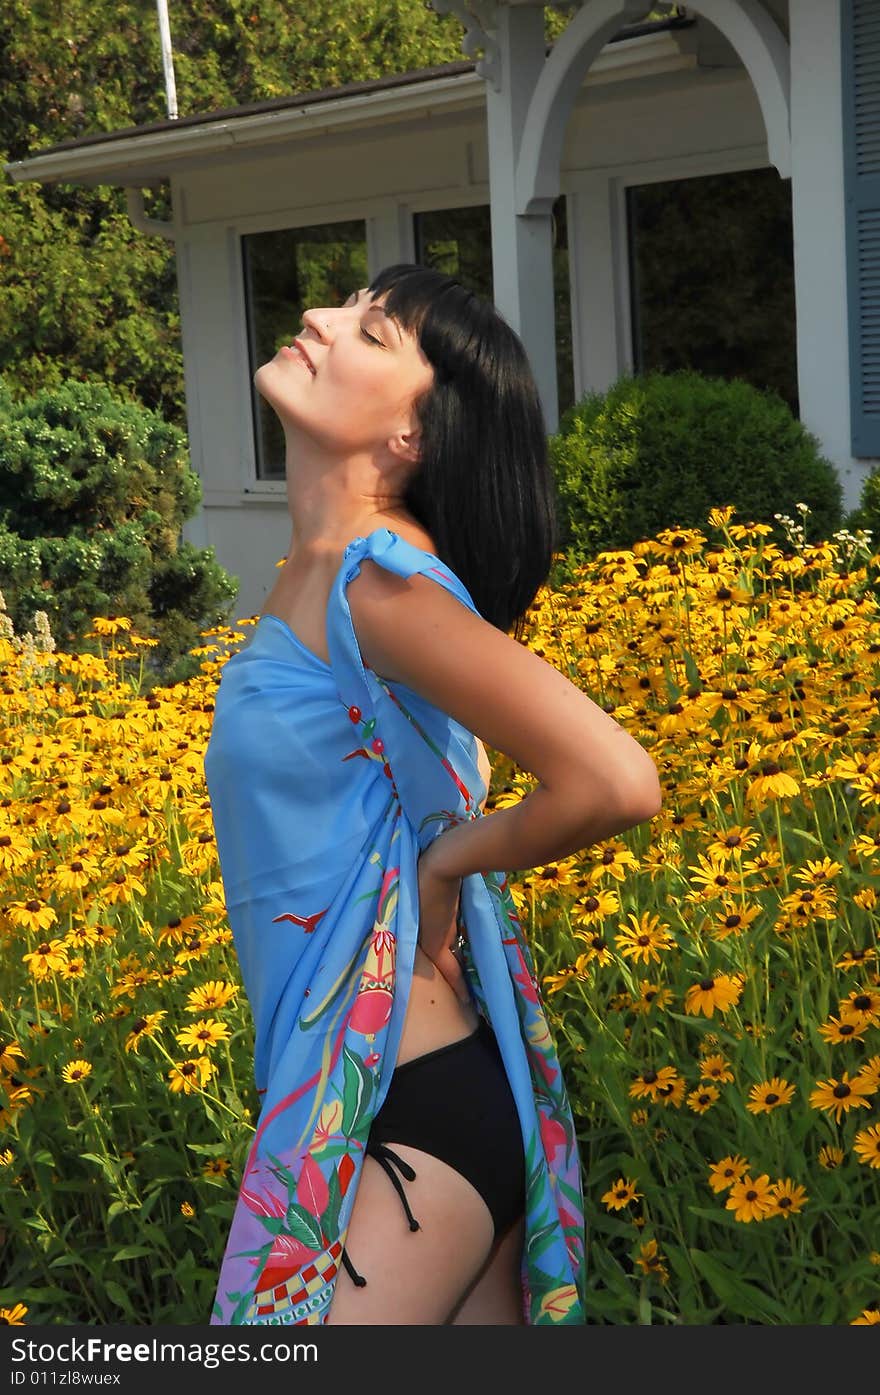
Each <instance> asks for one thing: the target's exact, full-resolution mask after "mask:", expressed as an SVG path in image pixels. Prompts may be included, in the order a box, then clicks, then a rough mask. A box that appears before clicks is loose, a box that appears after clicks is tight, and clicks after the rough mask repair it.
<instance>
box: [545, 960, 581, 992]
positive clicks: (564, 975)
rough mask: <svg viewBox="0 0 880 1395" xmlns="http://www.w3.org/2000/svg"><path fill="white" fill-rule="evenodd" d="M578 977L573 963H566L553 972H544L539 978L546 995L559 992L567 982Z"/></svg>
mask: <svg viewBox="0 0 880 1395" xmlns="http://www.w3.org/2000/svg"><path fill="white" fill-rule="evenodd" d="M577 977H578V971H577V969H576V968H575V967H574V965H573V964H566V965H565V966H564V967H563V968H561V969H560V970H559V972H558V973H555V974H545V975H544V977H543V979H542V980H541V982H542V984H543V987H544V991H545V992H546V994H547V996H548V997H551V996H552V995H553V994H554V993H559V992H561V990H562V989H563V988H565V987H566V985H567V984H569V983H571V982H572V980H573V979H576V978H577Z"/></svg>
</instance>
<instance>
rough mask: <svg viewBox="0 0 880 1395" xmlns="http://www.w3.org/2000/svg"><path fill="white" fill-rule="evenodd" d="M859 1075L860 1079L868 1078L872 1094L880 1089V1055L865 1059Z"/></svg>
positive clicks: (858, 1072)
mask: <svg viewBox="0 0 880 1395" xmlns="http://www.w3.org/2000/svg"><path fill="white" fill-rule="evenodd" d="M857 1075H858V1077H859V1079H860V1080H867V1082H868V1084H869V1085H870V1086H871V1093H872V1094H873V1093H874V1092H875V1091H877V1090H880V1056H872V1057H871V1058H870V1060H868V1061H863V1062H862V1064H861V1065H860V1066H859V1069H858V1071H857Z"/></svg>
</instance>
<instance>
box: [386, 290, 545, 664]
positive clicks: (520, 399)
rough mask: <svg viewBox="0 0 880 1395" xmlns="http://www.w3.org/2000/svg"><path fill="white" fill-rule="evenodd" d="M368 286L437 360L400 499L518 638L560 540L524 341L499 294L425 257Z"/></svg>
mask: <svg viewBox="0 0 880 1395" xmlns="http://www.w3.org/2000/svg"><path fill="white" fill-rule="evenodd" d="M369 292H370V294H371V296H373V298H375V297H376V296H380V295H383V294H385V295H386V299H385V308H386V310H387V311H388V313H389V314H390V315H393V316H394V318H395V319H396V320H397V321H398V323H399V324H400V325H401V326H402V327H403V328H404V329H405V330H408V331H409V332H410V333H412V334H414V335H415V336H416V338H417V340H418V343H419V346H420V348H421V350H422V352H423V353H424V355H425V357H426V358H427V359H428V361H429V363H430V364H431V365H432V366H433V368H434V382H433V384H432V386H431V387H430V388H429V389H428V391H427V392H426V393H424V394H423V396H422V397H421V398H419V399H418V401H417V403H416V412H417V416H418V419H419V425H420V428H421V433H422V448H421V458H420V461H419V465H418V467H417V469H416V471H415V473H414V475H413V476H412V477H411V479H410V481H409V483H408V485H407V487H406V490H405V492H404V496H403V502H404V504H405V506H406V508H407V509H408V510H409V511H410V512H411V513H412V515H413V516H414V517H415V518H416V519H417V520H418V522H419V523H420V524H421V525H422V527H423V528H425V529H427V531H428V532H429V533H430V534H431V536H432V538H433V540H434V546H435V548H436V551H437V556H438V557H440V558H441V559H442V560H443V561H444V562H446V564H447V565H448V566H449V567H451V568H452V570H453V571H454V572H455V574H456V576H458V577H459V578H460V579H461V580H462V581H463V582H464V584H465V586H466V587H467V589H468V591H469V592H470V594H471V596H472V597H473V600H474V603H475V605H476V606H477V609H478V610H479V612H480V614H481V615H482V616H483V618H484V619H485V620H488V621H489V622H490V624H493V625H496V626H497V627H498V628H499V629H501V630H504V631H505V632H509V631H510V630H511V628H512V627H513V626H515V629H514V637H515V638H516V639H521V638H522V636H523V632H524V630H525V616H526V612H527V610H528V608H529V606H530V605H531V604H532V601H533V600H534V599H535V596H536V594H537V592H538V590H539V589H540V587H541V586H542V585H543V584H544V582H545V581H546V579H547V576H548V574H549V572H550V568H551V566H552V564H553V553H554V551H555V550H556V548H557V546H558V531H557V529H558V524H557V517H556V501H555V487H554V481H553V474H552V471H551V468H550V464H549V461H548V458H547V434H546V428H545V424H544V414H543V412H542V410H541V403H540V399H539V397H538V390H537V387H536V386H535V380H534V378H533V376H532V371H531V368H530V367H529V362H528V359H527V358H526V353H525V350H524V348H523V346H522V343H521V342H520V339H519V337H518V336H517V335H516V334H515V333H514V331H513V330H512V329H511V327H510V325H509V324H507V322H506V321H505V320H504V319H503V318H502V316H501V315H500V314H499V313H498V311H497V310H496V309H495V307H494V305H491V304H490V303H489V302H488V301H486V300H483V299H481V297H479V296H477V295H475V294H474V293H473V292H472V291H469V290H467V288H466V287H465V286H463V285H461V283H460V282H458V281H456V280H454V279H453V278H452V277H451V276H444V275H443V274H442V273H441V272H439V271H434V270H431V269H430V268H429V267H424V266H414V265H409V264H406V263H400V264H398V265H396V266H390V267H386V268H385V270H384V271H380V272H379V274H378V275H377V276H376V277H374V279H373V281H372V282H371V284H370V286H369ZM386 293H387V294H386Z"/></svg>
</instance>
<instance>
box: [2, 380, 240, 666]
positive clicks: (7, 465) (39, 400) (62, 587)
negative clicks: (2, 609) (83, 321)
mask: <svg viewBox="0 0 880 1395" xmlns="http://www.w3.org/2000/svg"><path fill="white" fill-rule="evenodd" d="M200 500H201V483H200V480H199V477H198V475H196V474H195V473H194V472H193V470H192V469H191V468H190V465H189V459H188V454H187V449H186V437H185V436H184V434H183V432H181V431H180V430H179V429H178V428H177V427H175V426H171V425H169V424H168V423H167V422H165V421H163V420H162V418H161V417H160V416H158V415H157V414H156V413H155V412H152V411H150V410H148V409H147V408H144V407H141V406H139V405H138V404H136V403H133V402H123V401H119V400H118V399H117V398H115V397H114V396H113V394H112V393H111V392H110V391H109V390H108V389H107V388H106V387H104V386H102V385H100V384H92V383H68V384H66V385H65V386H64V387H60V388H55V389H50V390H47V391H45V392H41V393H39V394H37V396H35V397H33V398H30V399H29V400H25V401H20V402H14V401H12V400H11V397H10V396H9V395H5V396H4V399H3V401H2V409H0V587H2V590H3V593H4V596H5V598H6V603H7V606H8V608H9V613H10V617H11V619H12V621H13V623H14V624H15V626H16V628H18V629H21V630H24V629H26V628H27V627H28V626H29V625H30V624H31V623H32V620H33V617H34V615H35V613H36V612H37V611H38V610H42V611H45V612H46V614H47V616H48V620H49V626H50V628H51V631H52V633H53V634H54V635H55V637H56V639H57V640H58V642H59V644H61V645H63V646H64V647H68V648H77V647H80V645H81V643H82V640H83V638H84V637H85V636H86V635H87V634H88V632H89V630H90V628H91V623H92V617H93V616H95V615H103V616H107V615H112V614H119V613H124V614H125V615H127V616H129V617H130V618H131V620H132V623H133V625H134V627H135V628H136V629H137V630H138V631H139V632H140V633H141V634H142V635H144V636H148V637H149V639H150V641H152V643H153V644H154V645H155V652H154V655H153V659H152V661H151V667H152V668H153V669H154V670H155V671H157V672H159V673H161V674H162V675H163V677H164V679H165V681H174V679H175V678H183V677H188V676H190V675H191V673H192V672H193V660H192V658H191V657H190V656H189V655H188V654H187V650H188V649H189V648H190V647H192V646H193V645H196V644H198V642H199V635H200V633H201V631H202V630H203V629H204V628H206V627H210V626H211V625H213V624H216V623H218V622H219V621H220V620H221V619H223V618H224V617H225V616H226V615H228V612H229V608H230V603H231V602H232V601H233V600H234V598H235V595H236V592H237V578H235V577H231V576H230V575H229V574H228V573H227V572H225V571H224V570H223V569H222V568H221V567H220V566H219V565H218V564H217V562H216V561H215V559H214V555H213V549H211V548H209V549H206V550H205V551H201V552H200V551H198V550H197V549H196V548H194V547H193V546H192V545H191V544H190V543H187V542H182V541H181V540H180V528H181V524H182V523H183V522H184V520H186V519H187V518H190V517H192V515H193V514H194V513H195V511H196V508H197V507H198V504H199V502H200ZM175 666H176V667H175Z"/></svg>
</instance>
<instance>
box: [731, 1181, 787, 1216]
mask: <svg viewBox="0 0 880 1395" xmlns="http://www.w3.org/2000/svg"><path fill="white" fill-rule="evenodd" d="M725 1205H726V1209H727V1210H728V1211H733V1212H734V1216H735V1219H736V1220H738V1221H743V1222H744V1224H748V1222H749V1221H763V1220H764V1219H765V1218H766V1217H767V1216H769V1215H770V1214H771V1212H772V1211H773V1210H774V1209H775V1207H774V1203H773V1199H772V1196H771V1190H770V1177H769V1175H768V1173H766V1172H765V1173H763V1174H762V1176H760V1177H758V1178H756V1179H755V1180H754V1181H753V1180H752V1178H751V1177H743V1179H742V1181H739V1182H734V1183H733V1185H732V1187H731V1188H730V1196H729V1197H728V1198H727V1201H726V1203H725Z"/></svg>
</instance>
